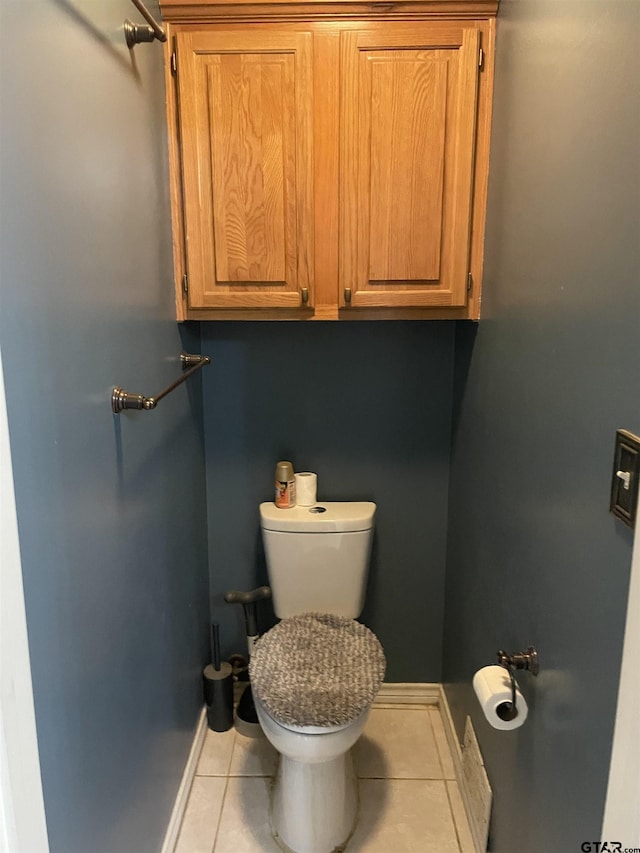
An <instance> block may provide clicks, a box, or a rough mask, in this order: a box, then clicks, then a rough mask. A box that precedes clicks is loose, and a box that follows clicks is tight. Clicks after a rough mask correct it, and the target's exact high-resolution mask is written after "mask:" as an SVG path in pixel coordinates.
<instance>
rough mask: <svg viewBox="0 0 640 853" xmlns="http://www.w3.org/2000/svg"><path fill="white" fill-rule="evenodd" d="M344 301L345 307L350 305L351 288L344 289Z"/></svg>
mask: <svg viewBox="0 0 640 853" xmlns="http://www.w3.org/2000/svg"><path fill="white" fill-rule="evenodd" d="M344 301H345V302H346V303H347V305H351V288H350V287H345V289H344Z"/></svg>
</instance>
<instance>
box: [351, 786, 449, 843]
mask: <svg viewBox="0 0 640 853" xmlns="http://www.w3.org/2000/svg"><path fill="white" fill-rule="evenodd" d="M359 784H360V819H359V821H358V826H357V828H356V831H355V833H354V835H353V838H352V840H351V842H350V843H349V845H348V847H347V851H348V853H459V849H460V848H459V847H458V841H457V837H456V830H455V827H454V823H453V817H452V815H451V809H450V807H449V799H448V797H447V791H446V788H445V784H446V783H445V782H441V781H432V780H413V779H411V780H409V779H361V780H360V783H359Z"/></svg>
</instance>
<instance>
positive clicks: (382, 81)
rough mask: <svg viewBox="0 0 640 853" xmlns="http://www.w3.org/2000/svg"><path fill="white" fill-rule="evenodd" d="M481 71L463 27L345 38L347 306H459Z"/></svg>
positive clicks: (416, 26)
mask: <svg viewBox="0 0 640 853" xmlns="http://www.w3.org/2000/svg"><path fill="white" fill-rule="evenodd" d="M478 62H479V34H478V31H477V29H475V28H471V27H464V25H463V24H460V25H457V26H456V25H451V24H447V25H445V24H443V25H438V24H434V23H430V24H421V23H419V22H415V23H412V24H396V23H392V24H386V25H384V26H381V25H378V26H376V25H370V26H369V27H367V28H366V29H364V28H363V29H362V30H348V31H344V32H343V33H342V34H341V72H342V105H341V182H340V233H341V248H340V298H341V303H340V304H341V305H342V306H344V305H346V304H350V306H351V307H354V308H357V307H363V308H376V307H390V306H391V307H393V306H395V307H427V306H434V307H435V306H463V305H465V302H466V293H467V278H468V272H469V246H470V226H471V214H472V190H473V168H474V148H475V131H476V108H477V97H478ZM345 292H346V293H347V294H348V295H350V303H349V301H348V299H345Z"/></svg>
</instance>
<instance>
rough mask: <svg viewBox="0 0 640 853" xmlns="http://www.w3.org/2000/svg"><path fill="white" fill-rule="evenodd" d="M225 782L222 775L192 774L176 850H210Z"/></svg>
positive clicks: (184, 852)
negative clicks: (192, 777) (192, 778)
mask: <svg viewBox="0 0 640 853" xmlns="http://www.w3.org/2000/svg"><path fill="white" fill-rule="evenodd" d="M226 784H227V780H226V778H224V777H205V776H202V777H200V776H196V777H195V778H194V780H193V785H192V786H191V793H190V794H189V801H188V803H187V808H186V811H185V814H184V818H183V819H182V826H181V827H180V834H179V835H178V840H177V842H176V846H175V848H174V851H175V853H211V851H212V850H213V843H214V841H215V837H216V830H217V828H218V819H219V817H220V809H221V807H222V800H223V798H224V791H225V787H226Z"/></svg>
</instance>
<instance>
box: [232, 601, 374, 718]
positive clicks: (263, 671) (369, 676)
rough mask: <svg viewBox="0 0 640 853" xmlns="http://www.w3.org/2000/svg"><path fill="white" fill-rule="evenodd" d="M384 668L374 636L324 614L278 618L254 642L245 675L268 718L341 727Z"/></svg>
mask: <svg viewBox="0 0 640 853" xmlns="http://www.w3.org/2000/svg"><path fill="white" fill-rule="evenodd" d="M384 671H385V657H384V652H383V651H382V646H381V645H380V642H379V640H378V638H377V637H376V635H375V634H374V633H373V632H372V631H370V630H369V629H368V628H367V627H366V626H365V625H362V624H360V622H356V621H355V620H354V619H347V618H346V617H344V616H334V615H333V614H330V613H303V614H300V615H299V616H291V617H289V618H287V619H283V620H282V622H280V623H279V624H278V625H276V626H275V628H272V629H271V630H270V631H267V632H266V634H264V635H263V636H262V637H261V638H260V639H259V640H258V642H257V644H256V646H255V648H254V651H253V654H252V655H251V661H250V663H249V674H250V677H251V684H252V687H253V691H254V693H255V695H256V696H257V697H258V699H259V700H260V701H261V702H262V704H263V705H264V706H265V708H266V709H267V711H268V712H269V713H270V714H271V716H272V717H273V718H274V720H276V721H277V722H279V723H282V724H283V725H285V726H286V725H290V726H319V727H325V726H326V727H329V726H344V725H347V724H348V723H350V722H352V721H353V720H355V719H356V717H358V716H359V715H360V714H361V713H362V711H364V709H365V708H366V707H367V706H368V705H370V704H371V703H372V702H373V700H374V699H375V696H376V693H377V692H378V689H379V687H380V684H381V683H382V679H383V678H384Z"/></svg>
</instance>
